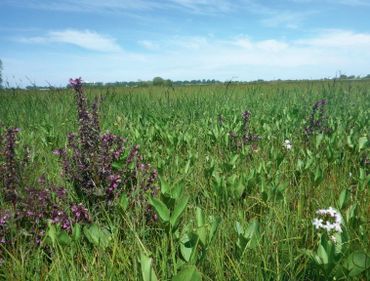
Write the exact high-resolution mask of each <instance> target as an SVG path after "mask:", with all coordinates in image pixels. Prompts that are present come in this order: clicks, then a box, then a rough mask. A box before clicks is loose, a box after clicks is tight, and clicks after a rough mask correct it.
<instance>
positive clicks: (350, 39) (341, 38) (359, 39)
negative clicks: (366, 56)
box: [297, 30, 370, 53]
mask: <svg viewBox="0 0 370 281" xmlns="http://www.w3.org/2000/svg"><path fill="white" fill-rule="evenodd" d="M297 42H298V43H299V44H301V45H306V46H311V47H317V48H333V49H337V48H340V49H348V50H349V51H351V50H352V51H356V50H364V49H367V50H370V34H369V33H355V32H353V31H347V30H327V31H324V32H321V34H319V35H318V36H316V37H315V38H311V39H304V40H299V41H297ZM366 53H368V51H367V52H366Z"/></svg>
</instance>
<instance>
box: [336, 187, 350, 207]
mask: <svg viewBox="0 0 370 281" xmlns="http://www.w3.org/2000/svg"><path fill="white" fill-rule="evenodd" d="M349 198H350V194H349V192H348V190H347V189H344V190H343V191H342V192H341V193H340V195H339V200H338V205H339V209H343V208H344V207H346V206H347V204H348V200H349Z"/></svg>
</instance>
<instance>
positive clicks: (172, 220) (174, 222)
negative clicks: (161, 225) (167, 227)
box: [170, 195, 190, 227]
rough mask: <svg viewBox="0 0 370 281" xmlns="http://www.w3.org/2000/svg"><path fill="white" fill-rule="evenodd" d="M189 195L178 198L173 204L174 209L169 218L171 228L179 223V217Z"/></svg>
mask: <svg viewBox="0 0 370 281" xmlns="http://www.w3.org/2000/svg"><path fill="white" fill-rule="evenodd" d="M189 198H190V196H189V195H185V196H182V197H181V198H179V199H178V200H177V201H176V203H175V208H174V210H173V212H172V215H171V218H170V224H171V226H172V227H176V226H177V224H178V221H179V218H180V216H181V215H182V213H183V212H184V210H185V208H186V205H187V204H188V202H189Z"/></svg>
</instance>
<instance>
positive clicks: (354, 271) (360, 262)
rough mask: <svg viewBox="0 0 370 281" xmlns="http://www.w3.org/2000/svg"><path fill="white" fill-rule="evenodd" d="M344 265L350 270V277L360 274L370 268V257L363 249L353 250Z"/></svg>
mask: <svg viewBox="0 0 370 281" xmlns="http://www.w3.org/2000/svg"><path fill="white" fill-rule="evenodd" d="M344 266H345V267H346V268H347V270H348V271H349V276H350V277H354V276H358V275H359V274H361V273H362V272H363V271H365V270H367V269H369V268H370V257H369V255H368V254H366V253H365V252H362V251H356V252H353V253H351V254H350V255H349V256H348V258H347V259H346V261H345V262H344Z"/></svg>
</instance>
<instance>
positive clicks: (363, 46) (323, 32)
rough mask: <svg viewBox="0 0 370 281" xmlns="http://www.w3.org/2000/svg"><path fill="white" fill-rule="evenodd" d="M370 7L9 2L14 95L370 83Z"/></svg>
mask: <svg viewBox="0 0 370 281" xmlns="http://www.w3.org/2000/svg"><path fill="white" fill-rule="evenodd" d="M369 15H370V0H285V1H283V0H260V1H258V0H233V1H231V0H198V1H196V0H150V1H149V0H133V1H129V0H101V1H100V0H0V59H1V60H2V62H3V79H4V81H5V83H6V85H7V83H9V85H10V86H19V87H25V86H27V85H31V84H36V85H53V86H64V85H66V83H67V82H68V79H69V78H71V77H80V76H81V77H82V78H83V79H84V80H85V81H89V82H98V81H101V82H115V81H138V80H151V79H153V77H155V76H160V77H163V78H165V79H172V80H193V79H195V80H198V79H217V80H221V81H228V80H238V81H252V80H257V79H264V80H273V79H318V78H333V77H335V76H338V75H339V74H346V75H367V74H369V73H370V16H369Z"/></svg>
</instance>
